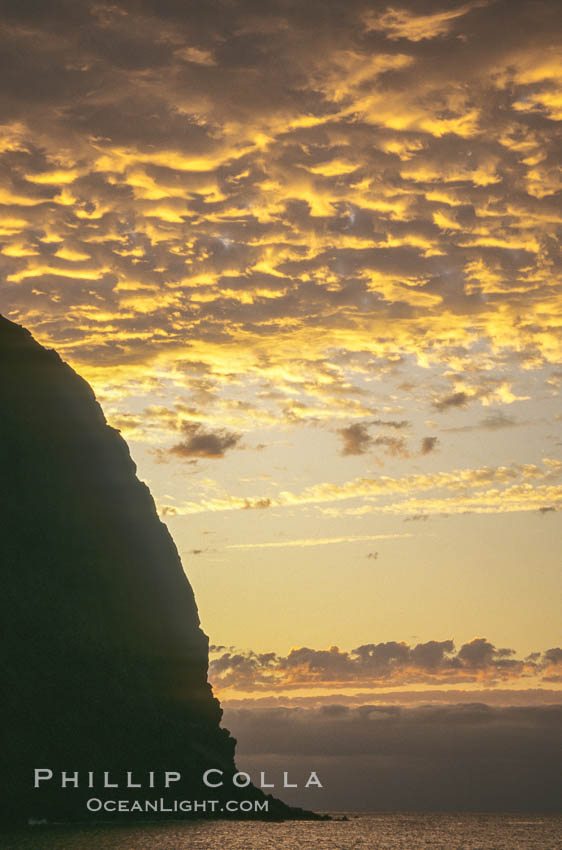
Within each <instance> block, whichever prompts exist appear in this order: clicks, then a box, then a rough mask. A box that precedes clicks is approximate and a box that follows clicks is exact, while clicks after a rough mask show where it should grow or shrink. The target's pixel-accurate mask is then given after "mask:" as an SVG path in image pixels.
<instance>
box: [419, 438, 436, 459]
mask: <svg viewBox="0 0 562 850" xmlns="http://www.w3.org/2000/svg"><path fill="white" fill-rule="evenodd" d="M438 442H439V439H438V438H437V437H424V438H423V439H422V441H421V453H422V455H428V454H431V452H432V451H434V450H435V447H436V446H437V443H438Z"/></svg>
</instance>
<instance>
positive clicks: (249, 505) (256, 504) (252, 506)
mask: <svg viewBox="0 0 562 850" xmlns="http://www.w3.org/2000/svg"><path fill="white" fill-rule="evenodd" d="M271 505H272V501H271V499H269V498H264V499H253V500H252V499H246V503H245V505H244V507H243V508H242V510H244V511H250V510H265V509H266V508H270V507H271Z"/></svg>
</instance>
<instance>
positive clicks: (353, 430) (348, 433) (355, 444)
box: [338, 422, 372, 455]
mask: <svg viewBox="0 0 562 850" xmlns="http://www.w3.org/2000/svg"><path fill="white" fill-rule="evenodd" d="M338 434H340V435H341V437H342V438H343V446H342V449H341V454H342V455H363V454H366V452H368V451H369V447H370V446H371V443H372V438H371V436H370V434H369V432H368V430H367V426H366V425H363V424H361V423H359V422H356V423H354V424H353V425H348V426H347V427H345V428H339V429H338Z"/></svg>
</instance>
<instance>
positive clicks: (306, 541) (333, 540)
mask: <svg viewBox="0 0 562 850" xmlns="http://www.w3.org/2000/svg"><path fill="white" fill-rule="evenodd" d="M410 536H411V535H410V534H359V535H353V536H349V537H303V538H300V539H298V540H273V541H267V542H264V543H230V544H229V545H228V546H227V547H226V548H227V549H284V548H286V547H288V546H298V547H303V546H331V545H334V544H339V543H363V542H366V541H370V540H395V539H397V538H401V537H410Z"/></svg>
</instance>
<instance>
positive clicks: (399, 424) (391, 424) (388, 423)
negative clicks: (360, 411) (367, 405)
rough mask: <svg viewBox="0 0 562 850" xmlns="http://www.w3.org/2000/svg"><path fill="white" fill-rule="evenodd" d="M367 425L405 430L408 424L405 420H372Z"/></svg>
mask: <svg viewBox="0 0 562 850" xmlns="http://www.w3.org/2000/svg"><path fill="white" fill-rule="evenodd" d="M369 424H370V425H379V426H381V427H383V426H384V427H386V428H396V429H397V430H400V429H401V428H407V427H408V425H409V424H410V423H409V422H408V420H407V419H373V420H372V422H370V423H369Z"/></svg>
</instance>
